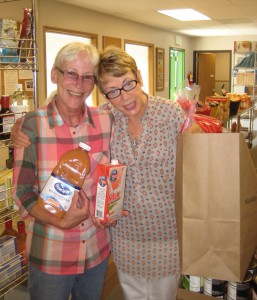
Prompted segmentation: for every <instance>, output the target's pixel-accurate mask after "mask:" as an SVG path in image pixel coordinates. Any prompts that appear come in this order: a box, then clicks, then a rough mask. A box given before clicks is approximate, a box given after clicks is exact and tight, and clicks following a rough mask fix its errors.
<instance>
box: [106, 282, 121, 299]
mask: <svg viewBox="0 0 257 300" xmlns="http://www.w3.org/2000/svg"><path fill="white" fill-rule="evenodd" d="M104 300H124V297H123V295H122V290H121V288H120V286H119V285H118V286H117V287H116V288H115V289H114V290H113V291H112V292H111V293H110V294H109V296H108V297H106V298H105V299H104Z"/></svg>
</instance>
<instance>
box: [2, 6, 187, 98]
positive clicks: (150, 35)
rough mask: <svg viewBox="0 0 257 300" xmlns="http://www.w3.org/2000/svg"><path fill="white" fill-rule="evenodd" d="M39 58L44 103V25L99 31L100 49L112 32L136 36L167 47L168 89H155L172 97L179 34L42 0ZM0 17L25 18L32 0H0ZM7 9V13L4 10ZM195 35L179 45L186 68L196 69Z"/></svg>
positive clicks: (39, 14) (39, 8) (137, 39)
mask: <svg viewBox="0 0 257 300" xmlns="http://www.w3.org/2000/svg"><path fill="white" fill-rule="evenodd" d="M37 3H38V5H37V8H38V17H37V19H38V22H37V36H38V61H39V73H38V81H39V99H40V103H43V102H44V100H45V99H44V98H45V62H44V37H43V27H44V26H50V27H58V28H62V29H68V30H75V31H83V32H87V33H93V34H97V35H98V49H99V50H101V49H102V37H103V36H111V37H118V38H122V41H123V40H124V39H127V40H135V41H139V42H145V43H153V44H154V45H155V47H162V48H164V49H165V90H164V91H161V92H155V94H159V95H161V96H164V97H168V95H169V92H168V81H169V77H168V74H169V59H168V57H169V56H168V53H169V47H176V45H175V34H173V33H169V32H167V31H161V30H159V29H155V28H152V27H149V26H145V25H142V24H139V23H134V22H130V21H127V20H123V19H120V18H115V17H112V16H109V15H105V14H101V13H97V12H93V11H90V10H86V9H81V8H79V7H76V6H72V5H68V4H63V3H59V2H57V1H55V0H38V1H37ZM0 7H1V13H0V17H10V18H15V19H16V20H18V21H22V17H23V13H22V8H23V7H31V1H30V0H21V1H15V2H10V3H4V4H2V3H1V4H0ZM3 11H4V13H3ZM190 41H191V38H189V37H183V36H182V43H181V45H180V46H179V48H182V49H185V50H186V51H185V55H186V72H187V70H190V69H192V48H191V42H190Z"/></svg>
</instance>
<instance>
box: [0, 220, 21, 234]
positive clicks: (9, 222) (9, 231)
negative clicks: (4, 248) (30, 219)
mask: <svg viewBox="0 0 257 300" xmlns="http://www.w3.org/2000/svg"><path fill="white" fill-rule="evenodd" d="M4 227H5V228H4V231H3V232H2V233H1V236H4V235H10V236H15V237H17V235H18V232H17V230H15V229H14V228H13V223H12V219H11V218H6V219H5V223H4Z"/></svg>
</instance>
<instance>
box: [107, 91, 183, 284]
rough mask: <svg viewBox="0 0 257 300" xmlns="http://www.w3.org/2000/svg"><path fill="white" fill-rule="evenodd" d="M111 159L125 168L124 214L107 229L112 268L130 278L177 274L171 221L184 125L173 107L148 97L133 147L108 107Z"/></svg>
mask: <svg viewBox="0 0 257 300" xmlns="http://www.w3.org/2000/svg"><path fill="white" fill-rule="evenodd" d="M113 114H114V117H115V123H114V135H113V138H112V141H111V157H112V158H116V159H118V160H119V161H120V162H121V163H124V164H127V165H128V168H127V177H126V191H125V200H124V208H125V209H127V210H129V211H130V215H129V216H128V217H123V218H122V219H120V220H119V221H118V222H117V225H116V226H115V227H113V228H111V240H112V254H113V257H114V261H115V263H116V265H117V268H118V269H120V270H121V271H122V272H124V273H127V274H129V275H131V276H134V277H141V278H146V279H159V278H162V277H166V276H168V275H171V274H176V273H178V272H179V271H180V270H179V245H178V237H177V228H176V218H175V163H176V161H175V159H176V144H177V135H178V133H179V132H180V129H181V126H182V124H183V122H184V115H183V113H182V110H181V109H180V107H179V105H178V104H177V103H176V102H175V101H172V100H168V99H164V98H161V97H156V96H155V97H153V96H149V97H148V106H147V110H146V113H145V115H144V117H143V120H142V122H143V132H142V134H141V138H140V140H139V141H138V145H137V146H136V147H133V146H132V141H131V138H130V137H129V134H128V131H127V125H128V123H127V122H128V120H127V117H126V116H124V115H123V114H122V113H121V112H119V111H117V110H116V109H113Z"/></svg>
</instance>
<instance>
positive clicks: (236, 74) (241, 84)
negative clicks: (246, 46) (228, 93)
mask: <svg viewBox="0 0 257 300" xmlns="http://www.w3.org/2000/svg"><path fill="white" fill-rule="evenodd" d="M232 74H233V78H232V79H233V80H232V92H233V93H234V94H243V93H247V94H248V95H249V96H250V97H251V103H252V105H251V107H249V108H248V109H246V110H243V111H241V112H239V113H238V114H237V115H235V116H231V117H230V119H229V127H230V128H231V124H232V123H233V122H234V121H236V122H237V124H241V126H242V128H241V131H243V132H244V133H246V134H245V135H246V140H247V143H248V146H249V148H251V147H252V140H253V127H254V120H255V118H256V99H257V95H256V89H257V52H234V54H233V72H232ZM238 130H239V126H238Z"/></svg>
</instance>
